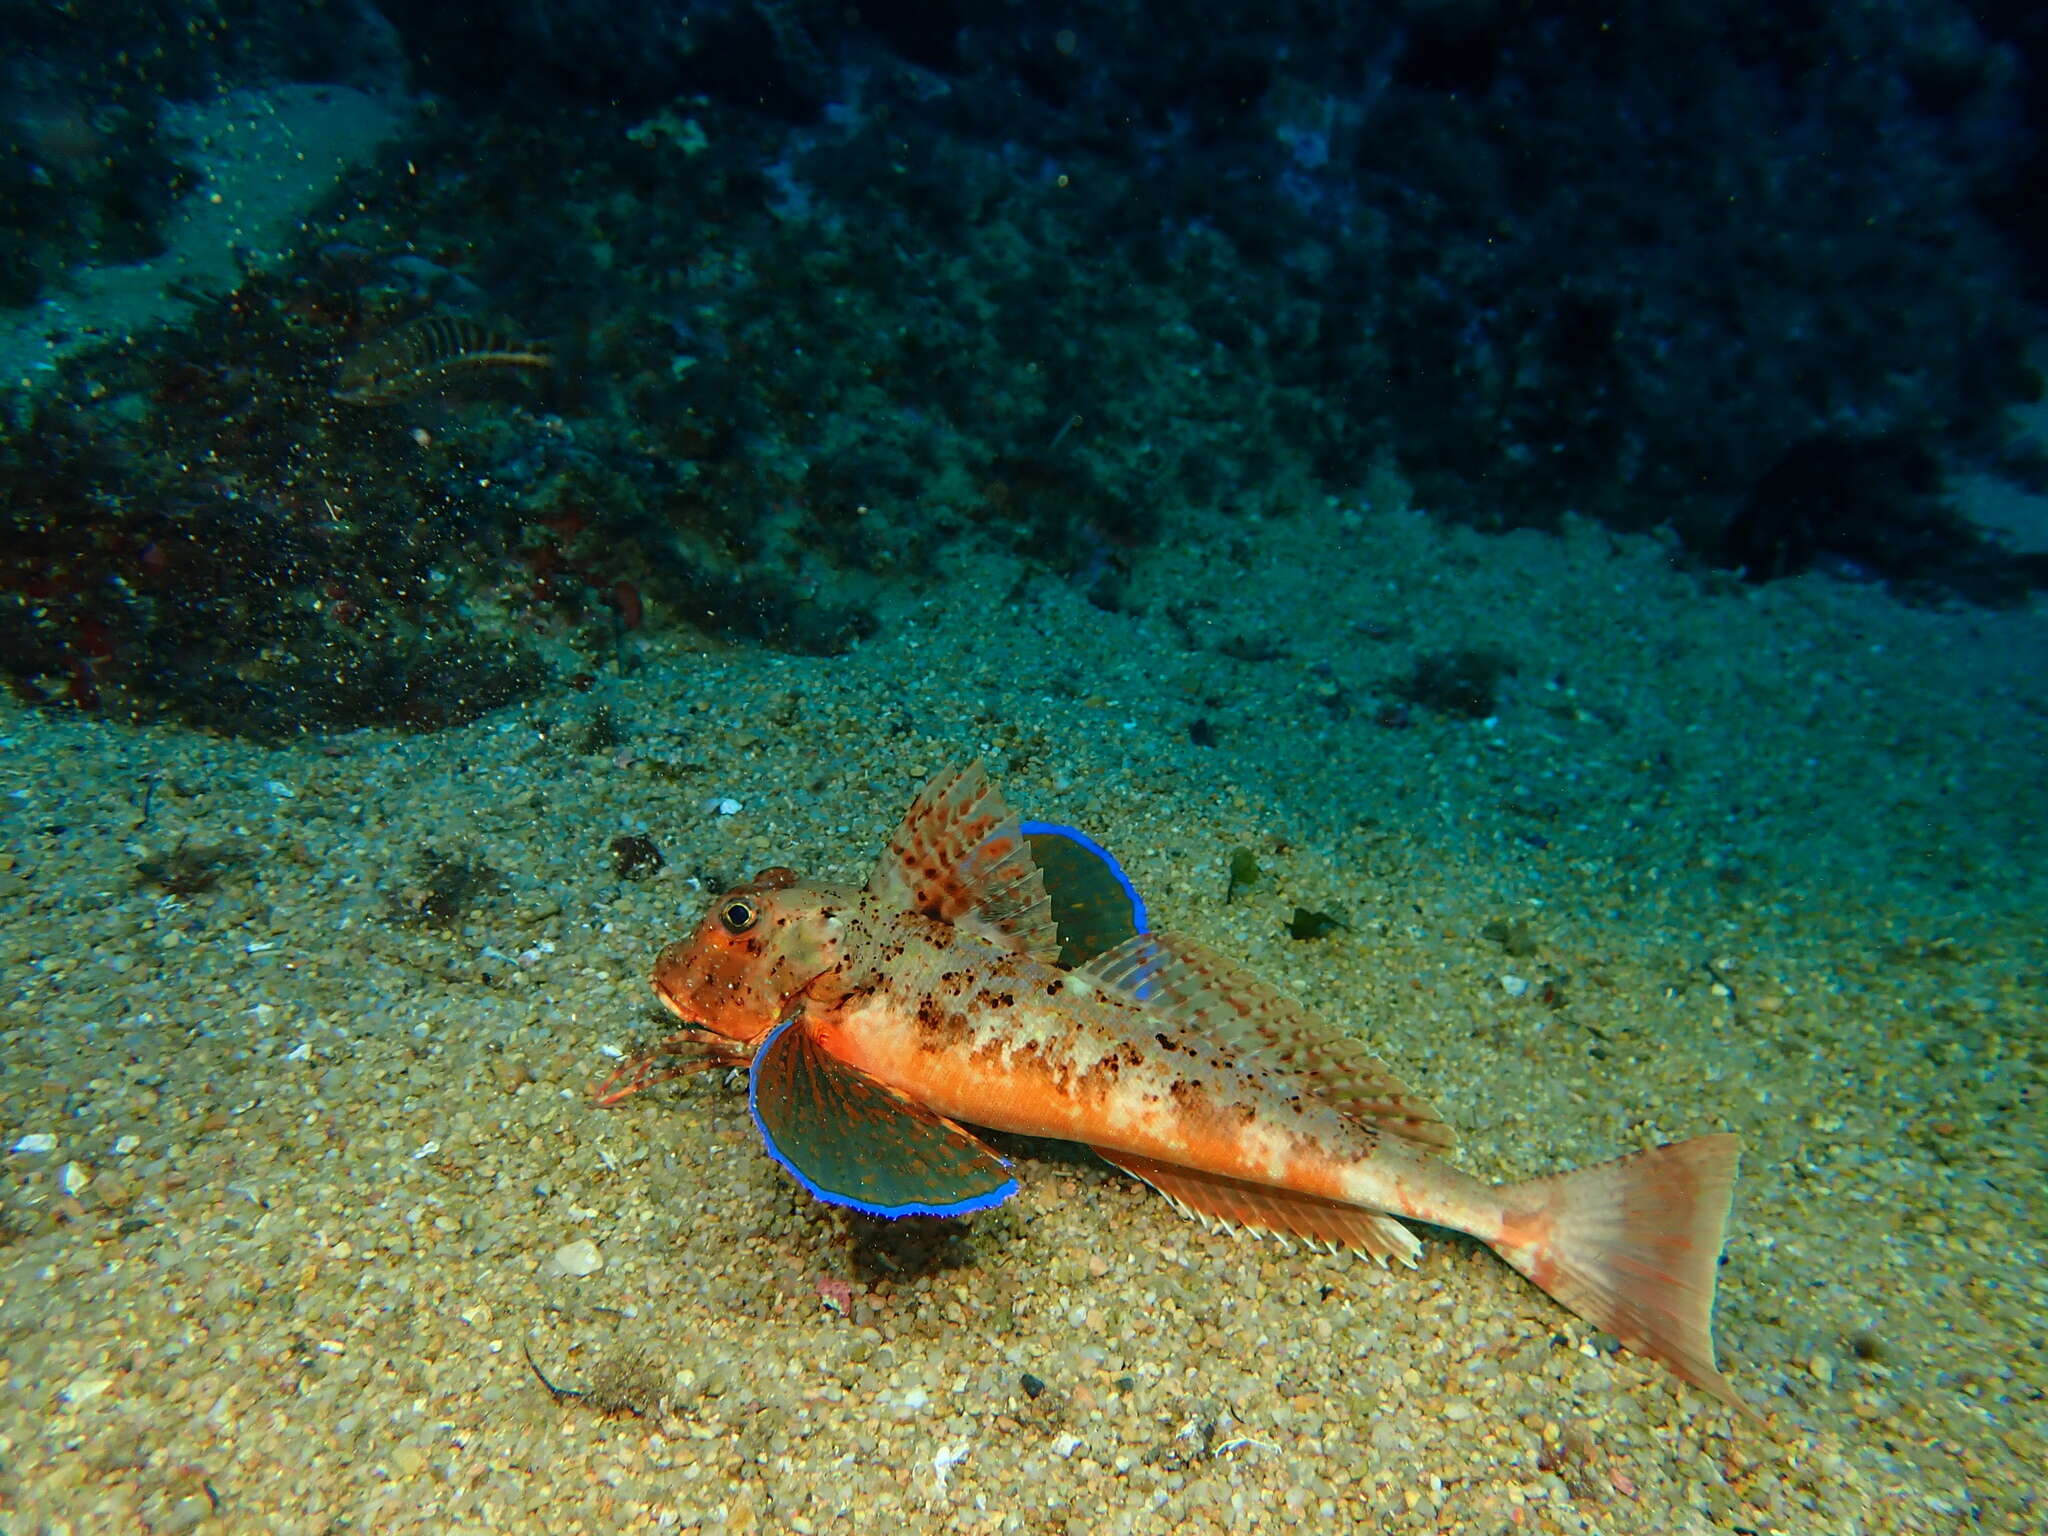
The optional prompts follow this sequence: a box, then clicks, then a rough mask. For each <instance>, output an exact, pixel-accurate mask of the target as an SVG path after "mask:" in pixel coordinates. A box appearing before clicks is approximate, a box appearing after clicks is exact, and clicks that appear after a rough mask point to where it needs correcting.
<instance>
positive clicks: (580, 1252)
mask: <svg viewBox="0 0 2048 1536" xmlns="http://www.w3.org/2000/svg"><path fill="white" fill-rule="evenodd" d="M603 1268H604V1255H603V1254H602V1253H600V1252H599V1251H598V1247H597V1244H595V1243H593V1242H592V1241H591V1240H590V1239H589V1238H587V1237H583V1238H578V1239H577V1240H576V1241H575V1242H573V1243H564V1244H562V1246H561V1247H559V1248H557V1249H556V1250H555V1251H554V1253H553V1255H552V1256H550V1257H549V1259H548V1273H549V1274H552V1275H562V1276H566V1277H568V1278H571V1279H576V1280H581V1279H582V1278H583V1277H584V1276H586V1275H594V1274H596V1273H597V1272H598V1271H599V1270H600V1269H603Z"/></svg>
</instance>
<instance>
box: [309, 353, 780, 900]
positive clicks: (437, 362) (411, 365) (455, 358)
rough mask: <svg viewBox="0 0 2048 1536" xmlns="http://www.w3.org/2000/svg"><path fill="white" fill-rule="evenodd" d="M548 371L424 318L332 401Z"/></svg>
mask: <svg viewBox="0 0 2048 1536" xmlns="http://www.w3.org/2000/svg"><path fill="white" fill-rule="evenodd" d="M554 365H555V360H554V356H553V354H552V353H550V352H549V351H548V349H547V348H546V347H545V346H543V345H541V344H539V343H537V342H530V341H520V340H518V339H516V338H514V337H512V336H508V335H506V334H505V333H503V332H501V331H497V330H494V329H492V328H491V327H490V326H487V325H485V324H483V323H482V322H481V321H477V320H471V319H468V318H467V317H465V316H462V315H426V316H423V317H422V318H420V319H418V320H409V321H407V322H406V323H405V324H404V325H399V326H394V327H392V328H391V329H390V330H388V331H386V332H385V333H384V334H383V335H381V336H378V337H376V338H374V339H373V340H371V341H369V342H367V343H365V344H364V345H363V346H361V347H359V348H357V349H356V350H355V351H354V352H352V353H350V354H349V356H348V357H347V358H346V359H344V360H343V362H342V365H341V372H340V374H339V376H337V377H336V379H335V381H334V398H335V399H337V400H346V401H347V402H349V404H351V405H390V404H392V403H393V402H394V401H398V400H406V399H410V398H411V397H412V396H414V395H418V394H423V393H425V392H426V391H427V390H430V389H439V388H442V387H443V386H445V385H447V384H449V383H451V382H453V381H454V380H456V379H459V378H461V377H463V376H464V375H468V374H481V373H488V372H491V371H493V370H500V369H508V368H509V369H515V370H516V369H527V370H533V371H545V370H547V369H549V368H552V367H554ZM792 878H793V877H792Z"/></svg>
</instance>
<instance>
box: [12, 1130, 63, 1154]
mask: <svg viewBox="0 0 2048 1536" xmlns="http://www.w3.org/2000/svg"><path fill="white" fill-rule="evenodd" d="M14 1150H15V1151H17V1152H54V1151H56V1150H57V1138H56V1137H54V1136H52V1135H51V1134H50V1133H49V1132H48V1131H35V1132H33V1133H31V1134H30V1135H27V1136H24V1137H22V1138H21V1140H19V1141H17V1142H16V1143H15V1144H14Z"/></svg>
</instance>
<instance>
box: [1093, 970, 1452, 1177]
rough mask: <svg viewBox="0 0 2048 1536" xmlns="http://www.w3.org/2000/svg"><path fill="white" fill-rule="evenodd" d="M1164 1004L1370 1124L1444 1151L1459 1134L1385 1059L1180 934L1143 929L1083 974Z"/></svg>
mask: <svg viewBox="0 0 2048 1536" xmlns="http://www.w3.org/2000/svg"><path fill="white" fill-rule="evenodd" d="M1076 974H1078V975H1080V976H1082V977H1084V978H1086V979H1087V980H1090V981H1093V982H1096V983H1097V984H1099V985H1101V986H1105V987H1112V988H1115V989H1117V990H1118V991H1121V992H1125V993H1128V994H1130V995H1131V996H1134V997H1137V998H1139V999H1141V1000H1143V1001H1145V1002H1148V1003H1150V1004H1152V1005H1153V1006H1155V1007H1158V1008H1161V1009H1163V1010H1164V1011H1165V1012H1167V1013H1168V1014H1170V1015H1171V1016H1172V1017H1173V1019H1174V1020H1175V1021H1176V1022H1178V1023H1180V1024H1182V1025H1184V1026H1185V1027H1187V1028H1189V1029H1193V1030H1197V1031H1199V1032H1200V1033H1202V1034H1204V1035H1206V1036H1207V1037H1208V1038H1210V1039H1211V1040H1214V1041H1217V1042H1218V1043H1220V1044H1222V1045H1225V1046H1227V1047H1229V1048H1230V1050H1231V1051H1232V1052H1233V1053H1235V1054H1236V1056H1237V1057H1238V1059H1239V1060H1240V1061H1243V1060H1247V1059H1262V1060H1264V1061H1266V1062H1268V1063H1270V1064H1272V1065H1273V1066H1275V1067H1277V1068H1279V1069H1281V1070H1282V1071H1285V1072H1287V1073H1289V1074H1290V1075H1292V1076H1293V1077H1294V1078H1296V1079H1297V1080H1298V1081H1300V1082H1302V1083H1303V1084H1305V1085H1306V1086H1307V1087H1308V1088H1309V1090H1310V1091H1311V1092H1313V1093H1314V1094H1315V1095H1316V1097H1318V1098H1320V1099H1321V1100H1322V1101H1323V1102H1324V1103H1326V1104H1328V1105H1330V1106H1331V1107H1332V1108H1334V1109H1336V1110H1337V1111H1338V1112H1340V1113H1341V1114H1344V1115H1347V1116H1349V1117H1350V1118H1351V1119H1353V1120H1356V1121H1359V1122H1360V1123H1362V1124H1366V1125H1370V1126H1372V1127H1374V1128H1375V1129H1378V1130H1382V1131H1385V1132H1386V1133H1387V1134H1389V1135H1391V1136H1399V1137H1401V1138H1402V1139H1403V1140H1404V1141H1410V1142H1413V1143H1415V1144H1416V1145H1417V1146H1423V1147H1428V1148H1431V1149H1432V1150H1438V1151H1440V1150H1442V1149H1444V1148H1446V1147H1450V1146H1452V1145H1454V1144H1455V1143H1456V1141H1457V1136H1456V1134H1455V1133H1454V1132H1453V1131H1452V1130H1451V1128H1450V1127H1449V1126H1448V1125H1446V1124H1444V1122H1443V1118H1442V1116H1440V1115H1438V1114H1437V1112H1436V1110H1435V1109H1434V1108H1432V1107H1431V1105H1430V1103H1429V1101H1428V1100H1427V1099H1425V1098H1423V1097H1422V1096H1421V1095H1420V1094H1418V1093H1416V1092H1414V1090H1412V1089H1410V1088H1409V1087H1408V1086H1407V1084H1405V1083H1403V1082H1402V1081H1401V1080H1400V1079H1399V1078H1398V1077H1396V1076H1394V1073H1393V1071H1392V1069H1391V1068H1389V1067H1388V1066H1387V1064H1386V1063H1385V1062H1383V1061H1381V1060H1380V1059H1379V1058H1378V1057H1377V1056H1375V1055H1373V1054H1372V1052H1371V1051H1369V1050H1367V1049H1366V1047H1365V1042H1364V1041H1362V1040H1355V1039H1353V1038H1352V1037H1351V1036H1349V1035H1347V1034H1345V1033H1343V1032H1342V1031H1341V1030H1339V1029H1337V1028H1335V1027H1334V1026H1333V1025H1331V1024H1329V1023H1327V1022H1326V1021H1324V1020H1322V1019H1319V1018H1317V1017H1316V1015H1315V1014H1313V1013H1311V1012H1309V1010H1308V1009H1306V1008H1304V1007H1302V1005H1301V1004H1299V1003H1297V1002H1295V1001H1294V1000H1293V999H1292V998H1290V997H1287V996H1286V995H1284V994H1283V993H1281V992H1280V991H1278V990H1277V989H1275V988H1273V987H1270V986H1268V985H1267V984H1266V983H1265V982H1263V981H1261V980H1259V978H1258V977H1256V976H1254V975H1252V974H1251V972H1249V971H1246V970H1242V969H1240V968H1239V967H1237V966H1235V965H1233V964H1231V963H1230V962H1229V961H1228V960H1226V959H1224V958H1223V957H1222V956H1221V955H1219V954H1217V953H1216V952H1215V951H1214V950H1211V949H1207V948H1205V947H1204V946H1202V945H1200V944H1197V943H1196V942H1195V941H1194V940H1193V939H1186V938H1182V937H1180V936H1179V935H1178V934H1170V933H1149V934H1139V935H1138V936H1137V937H1136V938H1133V939H1128V940H1126V941H1125V942H1124V943H1122V944H1119V945H1118V946H1117V947H1116V948H1115V949H1112V950H1110V951H1108V952H1107V953H1105V954H1101V955H1098V956H1096V957H1095V959H1093V960H1091V961H1089V962H1088V963H1087V964H1086V965H1084V966H1082V967H1081V968H1080V970H1079V971H1078V972H1077V973H1076Z"/></svg>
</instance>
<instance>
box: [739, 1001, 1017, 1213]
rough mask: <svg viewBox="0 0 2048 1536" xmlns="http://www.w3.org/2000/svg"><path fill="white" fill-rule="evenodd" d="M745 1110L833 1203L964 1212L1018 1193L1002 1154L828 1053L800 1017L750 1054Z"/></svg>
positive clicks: (783, 1159) (808, 1184)
mask: <svg viewBox="0 0 2048 1536" xmlns="http://www.w3.org/2000/svg"><path fill="white" fill-rule="evenodd" d="M747 1108H748V1109H749V1111H751V1112H752V1114H753V1117H754V1124H755V1126H756V1127H758V1128H759V1130H760V1132H761V1139H762V1141H764V1142H765V1143H767V1146H768V1155H769V1156H770V1157H773V1158H774V1159H775V1161H777V1162H778V1163H780V1164H782V1166H783V1167H784V1168H787V1169H788V1170H789V1171H790V1172H791V1173H792V1174H794V1175H795V1176H796V1180H797V1182H798V1183H799V1184H801V1185H803V1187H804V1188H805V1189H807V1190H809V1191H810V1192H811V1193H812V1194H814V1195H816V1196H817V1197H818V1198H819V1199H820V1200H825V1201H829V1202H830V1203H832V1204H833V1205H848V1206H852V1207H853V1209H855V1210H857V1211H866V1212H868V1213H869V1214H870V1215H874V1216H965V1215H968V1214H970V1213H971V1212H974V1211H985V1210H987V1209H989V1208H990V1207H991V1206H996V1205H1001V1204H1002V1203H1003V1202H1004V1201H1005V1200H1007V1199H1009V1198H1010V1196H1012V1195H1014V1194H1015V1193H1017V1181H1016V1180H1015V1179H1013V1178H1011V1177H1010V1176H1009V1175H1008V1174H1007V1173H1006V1172H1004V1170H1005V1169H1006V1168H1008V1167H1009V1164H1008V1163H1006V1162H1005V1161H1004V1160H1003V1159H1002V1158H1000V1157H998V1156H996V1154H995V1153H993V1152H991V1151H989V1149H988V1148H987V1147H985V1146H983V1145H982V1144H981V1143H980V1142H979V1141H977V1140H975V1138H974V1137H972V1136H970V1135H969V1134H968V1133H967V1132H966V1131H963V1130H962V1129H961V1128H960V1127H959V1126H957V1125H955V1124H954V1123H953V1122H952V1121H950V1120H948V1119H946V1118H945V1116H943V1115H939V1114H934V1113H933V1112H932V1111H931V1110H929V1109H926V1108H925V1107H924V1106H923V1105H921V1104H919V1103H917V1102H916V1101H915V1100H912V1099H908V1098H905V1097H904V1096H903V1095H902V1094H900V1093H898V1092H897V1091H896V1090H895V1089H894V1088H891V1087H890V1086H889V1085H888V1084H886V1083H883V1082H879V1081H877V1080H876V1079H875V1078H872V1077H870V1076H868V1074H867V1073H865V1072H863V1071H861V1070H860V1069H859V1068H858V1067H851V1066H848V1065H847V1064H846V1063H845V1062H843V1061H841V1060H839V1059H838V1058H837V1057H835V1056H833V1055H832V1054H831V1053H830V1052H829V1051H827V1050H825V1049H824V1048H823V1047H822V1046H820V1045H819V1044H818V1042H817V1041H816V1040H814V1039H813V1038H812V1037H811V1033H810V1031H809V1030H807V1029H805V1028H804V1027H803V1025H802V1022H801V1021H800V1020H799V1019H796V1018H790V1019H785V1020H783V1021H782V1023H780V1024H778V1025H776V1026H775V1028H774V1029H772V1030H770V1031H769V1033H768V1037H767V1039H765V1040H763V1041H762V1042H761V1047H760V1049H759V1050H758V1051H756V1052H755V1053H754V1064H753V1067H752V1068H751V1070H750V1071H749V1072H748V1075H747Z"/></svg>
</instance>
